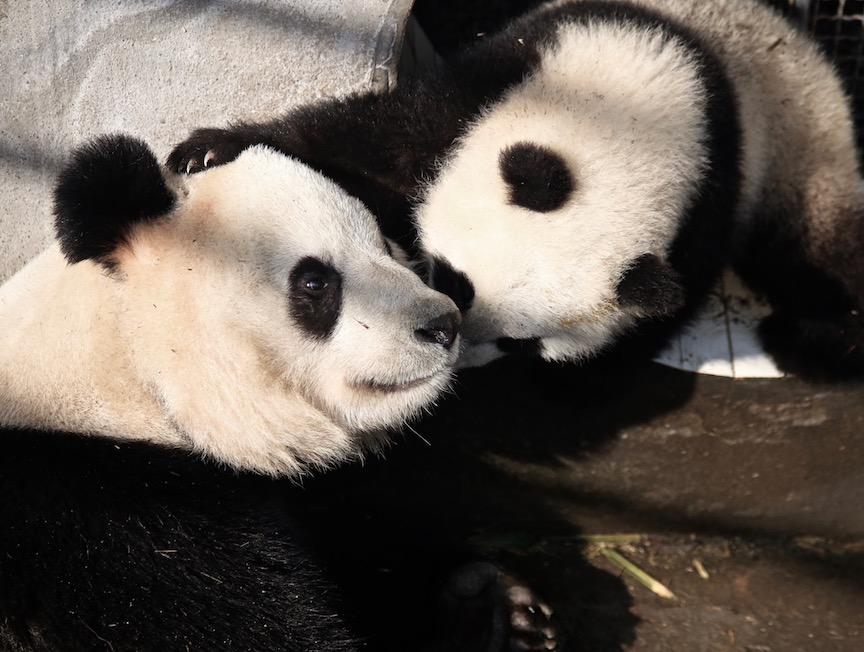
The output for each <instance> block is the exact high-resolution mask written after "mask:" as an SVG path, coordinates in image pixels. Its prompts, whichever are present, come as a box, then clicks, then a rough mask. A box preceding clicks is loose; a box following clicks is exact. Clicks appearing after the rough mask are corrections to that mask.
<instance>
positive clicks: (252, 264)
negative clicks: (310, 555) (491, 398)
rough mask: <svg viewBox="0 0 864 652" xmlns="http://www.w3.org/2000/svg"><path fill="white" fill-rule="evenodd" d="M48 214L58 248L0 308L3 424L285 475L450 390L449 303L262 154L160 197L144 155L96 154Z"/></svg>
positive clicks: (328, 459) (159, 177)
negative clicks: (147, 445) (186, 452)
mask: <svg viewBox="0 0 864 652" xmlns="http://www.w3.org/2000/svg"><path fill="white" fill-rule="evenodd" d="M56 198H57V209H56V211H57V219H56V222H57V230H58V242H57V244H56V245H55V246H54V247H52V248H50V249H48V250H47V251H46V252H45V253H44V254H42V255H41V257H39V258H37V259H36V260H34V261H33V262H32V263H31V264H30V265H29V266H28V267H26V268H25V269H24V270H22V271H21V272H20V273H19V274H18V275H16V276H15V277H14V278H13V279H11V280H10V281H9V282H8V283H7V284H5V285H4V286H3V288H2V290H0V333H2V335H0V425H3V426H9V427H31V428H41V429H46V430H64V431H72V432H80V433H86V434H98V435H104V436H109V437H114V438H119V439H124V440H140V441H150V442H154V443H157V444H161V445H166V446H174V447H180V448H187V449H191V450H194V451H197V452H199V453H203V454H204V455H206V456H208V457H211V458H213V459H215V460H218V461H220V462H222V463H225V464H228V465H229V466H232V467H235V468H238V469H249V470H254V471H257V472H262V473H266V474H271V475H298V474H300V473H302V472H303V471H304V470H305V469H307V468H308V467H310V466H312V467H322V468H323V467H328V466H331V465H332V464H334V463H338V462H341V461H344V460H346V459H349V458H356V457H357V456H358V455H359V454H360V452H361V451H362V450H363V449H364V448H370V447H372V448H374V447H376V446H377V445H378V444H379V443H380V442H381V441H382V437H383V432H384V429H385V428H388V427H392V426H398V425H399V424H401V423H403V422H404V421H405V420H406V419H407V418H409V417H411V416H413V415H415V414H417V413H418V412H419V411H421V410H423V409H424V408H426V407H428V406H429V405H430V404H431V402H432V401H434V400H435V398H436V397H437V396H438V395H439V393H440V392H441V391H442V390H443V389H444V388H445V387H446V386H447V383H448V379H449V377H450V373H451V367H452V364H453V362H454V360H455V357H456V349H457V348H458V347H456V346H454V344H456V341H457V337H458V327H459V315H458V313H457V312H456V308H455V306H454V305H453V303H452V301H451V300H450V299H449V298H447V297H446V296H444V295H442V294H439V293H437V292H434V291H432V290H431V289H429V288H428V287H427V286H425V285H424V284H423V283H422V282H421V281H420V280H419V279H418V278H417V276H416V274H414V273H412V272H411V271H410V270H409V269H408V268H406V267H405V266H404V265H403V264H402V263H400V262H399V261H397V260H396V259H394V258H393V256H392V255H391V253H390V251H391V250H390V247H389V245H388V244H387V243H386V242H385V239H384V237H383V236H382V235H381V232H380V229H379V228H378V226H377V224H376V222H375V219H374V218H373V216H372V215H371V214H370V213H369V212H368V211H367V210H366V209H365V208H364V207H363V206H362V204H361V203H360V202H359V201H357V200H356V199H353V198H351V197H349V196H347V195H346V194H345V193H344V192H343V191H341V190H340V189H339V188H338V187H337V186H336V185H335V184H334V183H333V182H331V181H329V180H327V179H325V178H324V177H322V176H321V175H320V174H318V173H316V172H313V171H312V170H310V169H309V168H308V167H306V166H305V165H303V164H302V163H300V162H298V161H296V160H293V159H289V158H287V157H285V156H283V155H281V154H278V153H276V152H273V151H270V150H267V149H265V148H263V147H258V148H254V149H252V150H250V151H248V152H244V154H243V156H241V157H239V158H238V159H237V160H236V162H234V163H233V164H232V165H230V166H225V167H224V168H219V169H214V170H213V171H212V174H210V173H208V174H206V175H200V176H195V177H180V176H176V175H173V176H171V177H170V178H167V179H165V178H163V174H162V171H161V169H160V167H159V166H158V165H157V164H156V162H155V160H154V159H153V155H152V154H151V153H150V152H149V150H147V149H146V146H145V145H143V144H142V143H140V142H138V141H134V140H131V139H127V138H105V139H101V140H97V141H96V142H94V143H93V144H91V145H89V146H87V147H85V148H83V149H81V150H80V151H78V152H77V153H76V154H75V156H74V157H73V160H72V162H71V163H70V165H69V167H67V169H66V170H65V171H64V172H63V173H62V175H61V177H60V181H59V184H58V187H57V192H56Z"/></svg>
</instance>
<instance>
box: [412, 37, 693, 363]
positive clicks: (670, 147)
mask: <svg viewBox="0 0 864 652" xmlns="http://www.w3.org/2000/svg"><path fill="white" fill-rule="evenodd" d="M604 30H605V31H604ZM604 30H601V29H599V28H596V27H589V26H581V27H580V26H572V27H568V28H562V29H561V30H560V32H559V34H558V40H557V43H556V45H555V46H554V48H553V49H551V50H550V51H547V52H545V53H544V54H543V59H542V67H541V68H540V69H539V70H538V71H536V72H535V73H534V74H533V75H532V76H530V77H528V78H527V79H526V80H525V81H524V82H523V83H522V84H520V85H519V86H517V87H515V88H513V89H511V91H510V92H509V93H508V94H506V95H505V96H504V97H503V98H502V100H500V101H499V102H498V103H496V104H495V105H493V106H491V107H489V108H487V109H486V110H485V112H484V113H483V114H482V115H481V116H480V117H479V118H478V119H477V120H476V121H475V123H474V124H472V125H471V126H470V127H469V129H468V131H467V132H466V134H465V135H464V136H463V137H462V139H461V140H460V141H459V142H458V143H457V146H456V147H455V149H454V151H453V152H452V153H451V155H450V156H449V158H447V159H446V160H444V161H443V162H442V164H441V166H440V170H439V173H438V175H437V176H436V177H435V178H434V180H433V181H431V182H430V184H429V185H428V187H427V188H426V189H425V193H424V195H423V196H422V198H421V201H420V202H419V204H418V205H417V208H416V212H415V221H416V225H417V229H418V233H419V239H420V242H421V245H422V247H423V249H424V251H425V254H426V256H427V257H428V261H429V263H430V268H431V269H430V271H431V277H430V281H431V284H432V285H433V287H436V288H437V289H440V290H441V291H443V292H445V293H447V294H449V295H450V296H451V297H453V298H454V301H455V302H456V304H457V305H458V306H459V307H460V309H461V310H462V311H463V331H462V334H463V347H464V351H463V354H462V357H461V359H460V365H469V366H470V365H475V364H482V363H484V362H486V361H488V359H491V358H492V357H497V356H498V355H501V353H502V351H507V350H509V349H510V348H525V347H529V348H532V349H534V350H535V351H537V350H538V349H539V353H540V354H541V355H542V356H543V357H544V358H546V359H550V360H568V359H580V358H584V357H586V356H588V355H591V354H593V353H595V352H596V351H598V350H599V349H601V348H603V347H604V346H605V345H607V344H608V343H610V342H611V341H612V340H613V339H614V338H615V337H617V336H618V335H619V334H620V333H621V332H622V331H624V330H626V329H627V328H629V327H630V326H631V325H632V324H633V323H634V322H635V321H636V320H637V319H639V318H643V317H653V316H659V315H664V314H667V313H669V312H671V311H673V310H675V309H677V308H678V307H680V305H681V303H682V300H683V299H682V296H681V288H680V285H679V284H678V283H677V280H676V273H675V272H674V271H672V269H671V268H670V267H669V266H668V265H667V263H666V261H667V257H668V254H669V249H670V245H671V243H672V241H673V240H674V237H675V234H676V232H677V229H678V224H679V221H680V216H681V215H682V214H683V213H684V212H685V211H686V210H687V208H688V206H690V205H691V204H692V202H693V201H694V198H695V196H696V192H695V189H696V188H697V187H698V183H699V180H700V175H701V174H702V170H703V169H704V158H705V151H704V148H703V146H702V145H701V143H702V141H703V140H704V127H703V125H702V114H701V112H700V107H701V103H702V95H701V93H702V90H701V86H700V82H699V79H698V71H696V70H695V69H694V70H690V68H693V67H692V66H691V67H690V68H688V57H689V55H688V54H687V53H686V51H684V48H683V47H679V44H677V43H676V42H675V41H674V40H670V39H668V38H665V37H663V36H662V35H660V34H653V33H652V32H650V31H648V32H644V31H643V32H638V31H636V32H633V31H632V30H631V31H628V29H627V28H626V26H623V27H622V26H614V25H613V26H608V27H606V28H604ZM610 49H611V51H610ZM633 51H637V52H640V51H646V52H649V53H650V58H646V60H645V61H643V62H641V63H640V62H639V61H633V57H632V56H630V55H628V54H627V53H632V52H633ZM610 60H611V61H628V65H627V66H617V64H616V66H609V65H608V61H610ZM640 65H641V66H642V67H643V68H644V70H638V68H639V66H640ZM634 77H635V79H637V80H639V82H640V83H639V84H638V85H634V83H633V79H634ZM636 86H638V87H636Z"/></svg>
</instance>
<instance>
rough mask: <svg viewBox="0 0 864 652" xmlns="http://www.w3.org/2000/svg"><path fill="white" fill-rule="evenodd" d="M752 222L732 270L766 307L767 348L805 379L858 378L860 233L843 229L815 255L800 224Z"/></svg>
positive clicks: (863, 354) (862, 354)
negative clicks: (761, 297) (768, 308)
mask: <svg viewBox="0 0 864 652" xmlns="http://www.w3.org/2000/svg"><path fill="white" fill-rule="evenodd" d="M754 224H755V225H756V226H755V227H753V228H752V229H751V230H750V232H749V233H748V234H747V238H746V241H745V242H744V243H743V245H741V246H739V247H738V248H737V252H736V260H735V270H736V272H738V274H739V275H740V276H741V277H742V279H743V280H744V281H745V282H746V283H747V284H748V285H749V286H750V287H751V288H752V289H753V290H755V291H756V292H759V293H762V294H764V295H765V297H766V298H767V300H768V302H769V303H770V304H771V307H772V310H773V312H772V314H771V315H770V316H769V317H767V318H766V319H764V320H763V322H762V323H761V324H760V328H759V336H760V339H761V340H762V343H763V346H764V347H765V350H766V351H767V352H768V353H769V354H770V355H771V356H772V357H773V358H774V360H775V362H776V363H777V365H778V366H779V367H780V368H781V369H782V370H783V371H786V372H790V373H794V374H796V375H799V376H802V377H804V378H809V379H811V380H845V379H850V378H855V377H860V376H862V375H864V310H862V307H864V306H862V301H864V280H862V281H860V283H859V281H858V280H856V279H860V278H864V238H861V237H857V234H856V233H854V232H849V231H847V233H846V234H845V237H844V238H839V237H838V238H836V239H835V241H834V242H833V244H831V243H829V244H827V245H823V247H822V251H823V252H824V253H822V254H821V255H820V253H819V252H818V251H814V250H813V247H812V235H810V234H805V229H803V228H801V227H800V226H799V225H795V224H791V223H790V222H789V221H788V220H786V221H783V220H777V219H773V220H772V219H764V218H762V219H759V220H757V221H755V222H754ZM796 226H797V227H798V228H796ZM858 230H861V228H860V225H859V226H858ZM823 240H824V239H823ZM858 285H860V286H861V287H857V286H858ZM856 288H857V292H856Z"/></svg>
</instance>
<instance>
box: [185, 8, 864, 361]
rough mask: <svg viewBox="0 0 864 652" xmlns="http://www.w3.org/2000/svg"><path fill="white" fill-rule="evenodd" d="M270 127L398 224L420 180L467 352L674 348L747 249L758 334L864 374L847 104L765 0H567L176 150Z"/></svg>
mask: <svg viewBox="0 0 864 652" xmlns="http://www.w3.org/2000/svg"><path fill="white" fill-rule="evenodd" d="M261 142H263V143H267V144H269V145H271V146H273V147H275V148H277V149H280V150H282V151H285V152H288V153H291V154H294V155H297V156H298V157H300V158H301V159H302V160H305V161H306V162H308V163H309V164H310V165H312V166H313V167H316V168H319V169H322V170H324V171H325V172H326V173H327V174H328V175H329V176H331V177H333V178H336V179H338V180H339V182H340V183H341V184H342V185H343V186H344V187H345V188H346V189H348V190H349V191H350V192H352V193H355V194H357V195H358V196H360V197H361V198H362V199H363V200H364V201H365V202H366V203H367V204H369V205H370V206H371V207H373V209H375V210H376V211H377V212H379V213H382V214H383V217H384V220H383V223H384V226H385V227H386V228H390V226H391V223H390V220H391V216H390V215H388V214H387V211H388V210H389V209H390V208H391V207H393V206H399V205H400V204H399V201H398V200H400V199H401V198H408V199H410V200H413V203H414V208H413V218H412V223H411V227H412V228H413V230H414V231H415V232H416V235H417V237H418V243H419V248H420V252H421V254H422V256H423V257H424V259H425V260H426V261H427V263H428V270H429V280H430V282H431V284H432V285H433V286H434V287H436V288H437V289H440V290H442V291H444V292H446V293H447V294H449V295H450V296H451V297H453V299H454V301H455V302H456V304H457V305H458V306H459V308H460V309H461V311H462V315H463V329H462V349H463V351H462V356H461V360H460V364H462V365H472V364H482V363H484V362H486V361H488V360H491V359H494V358H495V357H498V356H500V355H502V354H503V353H505V352H512V351H528V352H532V353H535V354H539V355H540V356H542V357H543V358H545V359H548V360H582V359H585V358H588V357H590V356H593V355H595V354H597V353H599V352H602V351H605V350H607V349H609V348H610V347H612V346H613V345H620V346H622V347H623V346H625V345H627V346H630V345H635V346H637V347H641V348H645V349H649V350H654V349H656V348H657V347H659V346H661V345H662V343H663V342H664V340H665V339H666V338H667V337H668V335H669V334H670V333H671V332H672V331H673V330H674V329H676V328H678V327H679V326H680V325H681V324H682V323H683V322H685V321H686V320H687V319H688V318H689V317H690V316H691V315H692V314H693V313H694V311H695V310H696V309H697V308H698V307H699V305H700V304H701V302H702V301H703V299H704V297H705V295H706V293H707V291H708V290H709V288H710V287H711V286H712V284H713V282H714V281H715V280H716V278H717V276H718V273H719V271H720V270H721V268H722V267H723V266H724V265H728V264H731V265H733V266H734V268H735V269H736V270H737V271H738V273H739V274H740V275H741V276H742V277H743V279H744V280H745V281H746V282H747V283H748V284H749V285H750V286H751V287H752V288H753V289H754V290H756V291H758V292H760V293H763V294H764V295H765V296H766V297H767V299H768V300H769V301H770V302H771V304H772V307H773V314H772V316H770V317H769V318H768V319H767V320H765V322H763V324H762V327H761V333H762V337H763V340H764V342H765V344H766V347H767V348H768V349H769V351H770V352H771V353H772V354H773V355H774V356H775V358H776V359H777V361H778V363H779V364H780V365H781V366H782V367H784V368H785V369H787V370H790V371H797V372H800V373H802V374H809V375H812V376H815V377H819V376H829V377H843V376H849V375H854V374H860V373H861V372H862V371H864V347H861V346H860V344H861V341H862V333H864V328H862V321H861V319H862V316H861V315H860V314H859V309H861V308H864V221H862V215H864V184H862V179H861V176H860V173H859V169H858V159H857V152H856V147H855V137H854V129H853V122H852V118H851V115H850V109H849V106H848V102H847V99H846V97H845V95H844V93H843V90H842V87H841V82H840V81H839V79H838V77H837V75H836V74H835V72H834V71H833V70H832V68H831V66H830V65H829V63H828V62H827V61H826V60H825V59H824V58H823V57H822V56H821V55H820V53H819V52H818V51H817V49H816V47H815V46H814V44H813V43H811V42H810V41H809V40H808V39H807V38H805V37H804V36H803V35H802V34H799V33H797V32H796V31H795V29H794V28H793V27H792V26H790V25H788V24H787V23H786V22H785V21H784V20H783V19H782V18H781V17H780V16H779V15H776V14H775V13H774V12H773V11H772V10H771V9H770V8H768V7H766V6H764V5H763V4H760V3H759V2H756V1H755V0H701V1H700V2H680V1H679V0H632V1H629V2H625V1H619V2H611V1H610V2H606V1H596V0H581V1H580V0H557V1H555V2H551V3H548V4H545V5H542V6H540V7H539V8H537V9H536V10H534V11H532V12H530V13H529V14H527V15H525V16H524V17H522V18H520V19H518V20H516V21H515V22H513V23H512V24H510V25H509V26H508V27H507V28H506V29H504V30H503V31H501V32H500V33H498V34H497V35H495V36H491V37H486V38H483V39H482V40H480V41H479V42H478V43H477V44H476V45H474V46H473V47H470V48H468V49H467V50H466V51H465V52H463V53H461V54H459V55H457V56H455V57H454V58H453V59H452V60H450V61H449V62H447V64H446V65H445V66H444V68H443V69H442V70H436V71H433V72H431V73H429V74H426V75H424V76H421V77H420V78H418V79H414V80H408V81H407V82H405V83H403V84H402V85H401V86H400V87H399V88H397V89H396V90H395V91H394V92H393V93H390V94H381V95H375V94H371V95H370V94H367V95H354V96H351V97H347V98H343V99H336V100H331V101H327V102H323V103H320V104H316V105H313V106H310V107H305V108H301V109H298V110H295V111H293V112H291V113H289V114H288V115H287V116H283V117H281V118H279V119H276V120H273V121H271V122H266V123H261V124H254V123H246V124H237V125H234V126H232V127H231V128H228V129H222V130H220V129H203V130H199V131H197V132H195V133H193V135H192V136H191V137H190V139H189V140H187V141H186V142H185V143H183V144H182V145H181V146H179V147H178V148H177V149H176V150H175V151H174V152H173V153H172V155H171V157H169V165H171V166H173V167H175V169H179V170H181V171H186V170H188V171H196V170H197V169H200V168H201V167H209V166H212V165H217V164H219V163H222V162H224V161H227V160H230V159H232V158H233V157H234V156H236V154H237V153H238V152H239V151H241V150H242V149H244V148H245V147H247V146H249V145H251V144H254V143H261ZM403 205H404V204H403ZM398 223H399V221H398V214H397V220H396V224H397V225H398Z"/></svg>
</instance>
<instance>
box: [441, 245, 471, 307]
mask: <svg viewBox="0 0 864 652" xmlns="http://www.w3.org/2000/svg"><path fill="white" fill-rule="evenodd" d="M430 281H431V283H430V284H431V285H432V287H433V288H435V289H436V290H438V291H439V292H443V293H444V294H446V295H447V296H448V297H450V298H451V299H453V303H455V304H456V307H457V308H459V310H460V311H461V312H463V313H464V312H467V311H468V309H469V308H470V307H471V304H473V303H474V286H473V285H472V284H471V281H470V280H469V279H468V277H467V276H465V274H463V273H462V272H459V271H457V270H455V269H453V266H452V265H451V264H450V263H448V262H447V261H446V260H444V259H443V258H433V259H432V269H431V274H430Z"/></svg>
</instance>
